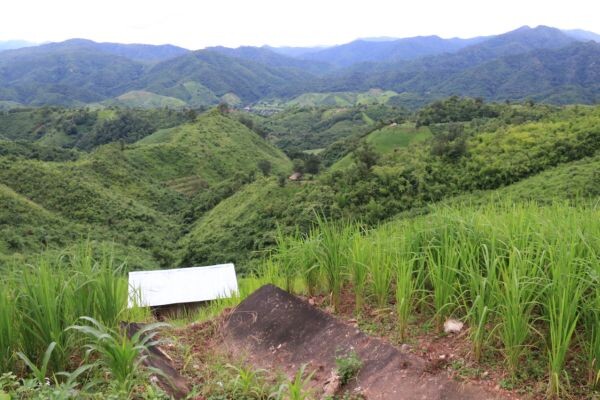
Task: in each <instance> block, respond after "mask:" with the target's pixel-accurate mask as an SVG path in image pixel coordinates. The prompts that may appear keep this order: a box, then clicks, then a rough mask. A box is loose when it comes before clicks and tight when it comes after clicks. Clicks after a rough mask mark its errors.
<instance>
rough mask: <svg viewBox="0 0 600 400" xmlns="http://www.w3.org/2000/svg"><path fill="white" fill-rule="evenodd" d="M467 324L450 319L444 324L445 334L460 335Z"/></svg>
mask: <svg viewBox="0 0 600 400" xmlns="http://www.w3.org/2000/svg"><path fill="white" fill-rule="evenodd" d="M464 325H465V324H463V323H462V322H460V321H459V320H457V319H452V318H451V319H449V320H447V321H446V322H444V332H446V333H459V332H460V331H462V328H463V326H464Z"/></svg>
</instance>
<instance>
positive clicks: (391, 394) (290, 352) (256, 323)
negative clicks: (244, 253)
mask: <svg viewBox="0 0 600 400" xmlns="http://www.w3.org/2000/svg"><path fill="white" fill-rule="evenodd" d="M225 343H226V345H227V346H228V347H229V348H230V350H231V351H236V352H246V353H247V355H248V357H249V359H250V361H251V362H253V363H254V364H255V365H256V366H257V367H261V368H281V369H283V370H285V371H287V372H288V373H290V374H293V373H294V372H295V371H296V370H297V369H298V368H299V366H300V365H302V364H308V369H309V370H316V374H315V378H314V379H315V385H316V386H319V387H323V386H324V385H325V382H326V380H327V378H329V377H330V375H331V371H332V370H333V369H335V358H336V355H339V354H346V353H348V352H349V351H352V350H353V351H356V353H358V355H359V357H360V358H361V360H362V362H363V365H362V368H361V370H360V372H359V373H358V376H357V377H356V379H355V380H352V381H351V383H350V384H349V386H348V389H349V390H355V391H357V392H360V393H362V394H363V395H364V396H365V397H366V398H367V399H390V400H391V399H394V400H396V399H398V400H401V399H411V400H414V399H448V400H454V399H456V400H458V399H462V400H469V399H473V400H474V399H477V400H486V399H500V398H501V397H499V396H498V395H496V394H490V393H487V392H486V391H485V390H484V389H482V388H479V387H477V386H474V385H461V384H460V383H457V382H454V381H452V380H450V379H449V378H448V377H447V376H446V375H445V373H443V371H442V372H440V371H432V370H431V368H430V364H429V363H428V362H427V361H425V360H424V359H422V358H420V357H418V356H416V355H413V354H409V353H404V352H401V351H400V350H399V349H397V348H395V347H394V346H391V345H390V344H388V343H385V342H383V341H382V340H379V339H376V338H372V337H369V336H367V335H366V334H364V333H362V332H361V331H359V330H358V329H357V328H355V327H353V326H350V325H348V324H345V323H343V322H340V321H338V320H336V319H335V318H334V317H332V316H330V315H328V314H326V313H324V312H322V311H320V310H319V309H317V308H315V307H313V306H311V305H309V304H308V303H307V302H305V301H303V300H301V299H299V298H297V297H295V296H292V295H290V294H289V293H287V292H285V291H283V290H281V289H279V288H277V287H275V286H272V285H267V286H263V287H262V288H260V289H258V290H257V291H256V292H254V293H253V294H252V295H250V296H249V297H248V298H247V299H246V300H244V301H243V302H242V303H241V304H240V305H239V306H238V307H237V308H236V309H235V310H234V311H233V312H232V313H231V315H230V317H229V319H228V321H227V323H226V325H225Z"/></svg>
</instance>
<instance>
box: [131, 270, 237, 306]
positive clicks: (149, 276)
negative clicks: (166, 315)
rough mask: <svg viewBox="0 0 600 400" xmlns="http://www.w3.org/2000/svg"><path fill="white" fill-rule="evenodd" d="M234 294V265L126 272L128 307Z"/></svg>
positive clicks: (200, 299)
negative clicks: (127, 278) (127, 277)
mask: <svg viewBox="0 0 600 400" xmlns="http://www.w3.org/2000/svg"><path fill="white" fill-rule="evenodd" d="M237 291H238V285H237V279H236V276H235V267H234V265H233V264H221V265H213V266H210V267H192V268H178V269H164V270H158V271H136V272H130V273H129V307H133V306H134V305H138V306H163V305H167V304H180V303H195V302H199V301H208V300H215V299H218V298H224V297H231V296H232V295H233V294H234V293H235V292H237Z"/></svg>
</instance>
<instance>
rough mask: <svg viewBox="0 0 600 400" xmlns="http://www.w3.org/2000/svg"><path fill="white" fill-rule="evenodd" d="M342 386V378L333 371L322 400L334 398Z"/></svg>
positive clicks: (326, 382) (326, 383)
mask: <svg viewBox="0 0 600 400" xmlns="http://www.w3.org/2000/svg"><path fill="white" fill-rule="evenodd" d="M341 386H342V380H341V379H340V376H339V375H338V374H337V372H336V371H335V370H332V371H331V375H330V376H329V379H327V381H325V386H324V387H323V395H322V396H321V399H322V400H325V399H330V398H332V397H333V396H334V395H335V394H336V393H337V391H338V390H339V389H340V387H341Z"/></svg>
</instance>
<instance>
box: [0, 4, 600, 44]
mask: <svg viewBox="0 0 600 400" xmlns="http://www.w3.org/2000/svg"><path fill="white" fill-rule="evenodd" d="M0 10H1V11H0V40H9V39H25V40H29V41H34V42H44V41H61V40H65V39H68V38H74V37H80V38H88V39H92V40H96V41H113V42H122V43H133V42H137V43H152V44H160V43H173V44H177V45H180V46H184V47H187V48H191V49H198V48H202V47H206V46H214V45H224V46H231V47H236V46H240V45H263V44H270V45H275V46H282V45H291V46H307V45H319V44H321V45H329V44H338V43H344V42H348V41H350V40H353V39H355V38H357V37H375V36H393V37H408V36H417V35H431V34H437V35H440V36H442V37H454V36H458V37H472V36H477V35H489V34H496V33H501V32H505V31H508V30H511V29H514V28H517V27H519V26H522V25H531V26H535V25H550V26H555V27H558V28H563V29H571V28H580V29H586V30H591V31H596V32H598V33H600V18H599V15H600V2H598V1H597V0H569V1H554V0H545V1H542V0H532V1H529V0H502V1H500V0H493V1H486V0H478V1H475V0H445V1H432V0H411V1H406V0H404V1H403V0H389V1H384V0H363V1H350V0H296V1H288V0H279V1H275V0H211V1H198V0H196V1H194V0H187V1H183V0H161V1H155V0H144V1H140V0H77V1H76V0H38V1H33V0H4V1H3V4H2V5H1V6H0Z"/></svg>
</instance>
